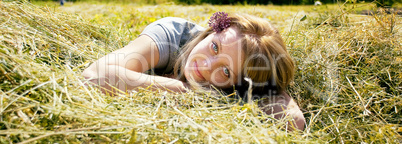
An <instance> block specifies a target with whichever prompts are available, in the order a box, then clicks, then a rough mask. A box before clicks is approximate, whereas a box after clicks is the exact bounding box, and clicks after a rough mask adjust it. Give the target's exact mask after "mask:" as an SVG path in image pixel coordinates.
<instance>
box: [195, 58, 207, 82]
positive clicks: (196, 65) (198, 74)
mask: <svg viewBox="0 0 402 144" xmlns="http://www.w3.org/2000/svg"><path fill="white" fill-rule="evenodd" d="M194 67H195V70H194V73H195V74H196V75H197V76H198V77H199V78H201V79H202V80H204V79H205V78H204V77H203V76H202V75H201V73H200V71H199V70H198V64H197V61H194Z"/></svg>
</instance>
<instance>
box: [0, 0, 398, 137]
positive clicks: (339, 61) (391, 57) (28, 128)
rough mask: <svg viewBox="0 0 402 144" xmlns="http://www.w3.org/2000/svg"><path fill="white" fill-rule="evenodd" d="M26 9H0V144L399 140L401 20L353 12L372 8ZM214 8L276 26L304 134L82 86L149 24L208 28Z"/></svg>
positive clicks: (229, 113)
mask: <svg viewBox="0 0 402 144" xmlns="http://www.w3.org/2000/svg"><path fill="white" fill-rule="evenodd" d="M35 4H38V5H40V6H35V5H31V4H29V3H23V4H19V3H13V2H12V3H10V2H0V33H1V35H0V48H1V49H0V50H1V51H0V56H1V57H0V58H1V59H0V80H1V84H0V88H1V90H0V95H1V106H0V108H1V109H0V110H1V111H0V112H1V121H0V128H1V130H0V141H1V142H2V143H9V142H27V143H29V142H33V141H38V142H39V143H56V142H57V143H60V142H64V141H68V142H84V143H85V142H93V143H108V142H117V143H123V142H136V141H137V142H143V141H145V142H158V143H169V142H177V143H190V142H191V143H200V142H202V143H259V142H260V143H275V142H278V143H286V142H288V143H293V142H294V143H324V142H331V143H371V142H374V143H401V141H400V139H402V137H401V132H402V128H401V127H402V126H401V119H402V116H401V112H400V111H401V109H402V97H401V93H402V84H401V82H402V72H401V69H402V58H401V57H402V47H401V43H402V42H401V17H400V16H397V15H394V14H384V13H380V14H377V15H374V16H366V15H358V14H356V13H357V12H359V11H360V8H361V10H363V9H366V8H362V7H366V6H367V9H374V8H372V7H370V6H371V4H368V5H367V4H359V5H351V4H347V6H344V5H342V4H340V5H337V4H336V5H328V6H325V5H324V6H271V5H268V6H250V5H247V6H240V5H239V6H237V5H235V6H212V5H199V6H182V5H176V4H171V3H164V4H159V5H157V6H156V5H139V4H119V3H108V4H106V3H94V2H92V3H84V2H80V3H67V4H66V5H65V6H63V7H61V6H59V5H58V3H35ZM352 8H355V9H352ZM356 8H357V9H356ZM178 9H180V11H178ZM216 11H226V12H240V13H249V14H252V15H257V16H260V17H263V18H265V19H266V20H268V21H270V22H271V23H273V24H274V25H275V26H276V27H278V28H279V30H280V32H281V34H282V35H283V37H284V39H285V40H286V44H287V46H288V51H289V53H290V54H291V55H292V57H293V58H294V61H295V62H296V66H297V72H296V77H295V80H294V83H293V85H292V86H290V87H289V89H288V90H287V91H288V93H289V94H290V95H291V96H292V97H293V98H295V99H296V101H297V102H298V104H299V106H300V107H301V108H302V110H303V112H304V115H305V117H306V119H307V126H306V130H305V131H303V132H286V131H284V129H285V128H284V126H285V125H284V120H274V119H272V116H268V115H264V114H261V113H259V110H258V108H257V107H256V106H255V105H248V104H247V105H242V104H241V103H237V101H232V100H230V99H229V98H230V97H229V98H227V97H222V98H220V97H218V98H217V97H212V96H210V94H199V93H195V92H190V93H186V94H181V93H168V92H165V91H163V90H160V91H150V90H147V89H144V90H141V91H139V92H138V93H132V94H128V95H124V96H117V97H110V96H106V95H104V94H102V93H100V92H99V91H98V90H97V89H96V88H94V87H85V86H84V85H85V84H84V83H85V81H83V80H84V79H83V78H82V77H81V76H80V73H81V72H82V70H83V69H84V68H85V67H86V66H88V64H90V63H91V62H93V61H95V60H96V59H98V58H99V57H101V56H103V55H105V54H107V53H108V52H110V51H113V50H115V49H118V48H121V47H123V46H124V45H126V44H127V43H128V42H129V41H131V40H133V39H135V38H136V37H137V36H138V34H139V33H140V32H141V31H142V30H143V28H145V26H146V25H148V24H149V23H151V22H153V21H155V20H157V19H159V18H162V17H167V16H175V17H182V18H185V19H188V20H191V21H193V22H196V23H198V24H200V25H202V26H206V25H207V20H208V18H209V16H210V15H211V14H212V13H214V12H216ZM303 16H306V17H307V19H305V20H303V21H301V18H302V17H303Z"/></svg>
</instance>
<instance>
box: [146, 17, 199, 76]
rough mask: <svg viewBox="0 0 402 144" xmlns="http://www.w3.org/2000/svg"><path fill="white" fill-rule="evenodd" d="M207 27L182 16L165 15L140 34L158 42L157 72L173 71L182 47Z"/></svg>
mask: <svg viewBox="0 0 402 144" xmlns="http://www.w3.org/2000/svg"><path fill="white" fill-rule="evenodd" d="M204 30H205V29H204V28H203V27H201V26H199V25H197V24H194V23H192V22H189V21H187V20H185V19H182V18H175V17H165V18H162V19H159V20H157V21H155V22H153V23H151V24H150V25H148V26H147V27H146V28H145V29H144V31H143V32H142V33H141V34H140V35H144V34H145V35H147V36H149V37H151V39H152V40H153V41H154V42H155V43H156V45H157V47H158V50H159V62H158V64H157V65H156V66H155V69H154V70H155V73H158V74H161V73H171V72H172V70H173V67H174V63H175V60H176V59H177V55H178V54H179V51H180V48H181V47H182V46H183V45H184V44H186V43H187V41H188V40H191V39H192V38H193V37H194V36H196V35H197V34H198V33H199V32H202V31H204Z"/></svg>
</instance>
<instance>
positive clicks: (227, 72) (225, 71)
mask: <svg viewBox="0 0 402 144" xmlns="http://www.w3.org/2000/svg"><path fill="white" fill-rule="evenodd" d="M223 73H224V74H225V75H226V76H227V77H228V78H230V72H229V69H228V68H227V67H224V68H223Z"/></svg>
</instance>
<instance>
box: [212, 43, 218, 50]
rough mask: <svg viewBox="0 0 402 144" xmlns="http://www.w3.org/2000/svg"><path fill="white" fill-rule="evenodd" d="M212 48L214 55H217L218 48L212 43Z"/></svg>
mask: <svg viewBox="0 0 402 144" xmlns="http://www.w3.org/2000/svg"><path fill="white" fill-rule="evenodd" d="M212 48H213V49H214V52H215V53H218V46H217V45H216V44H215V43H214V42H212Z"/></svg>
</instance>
